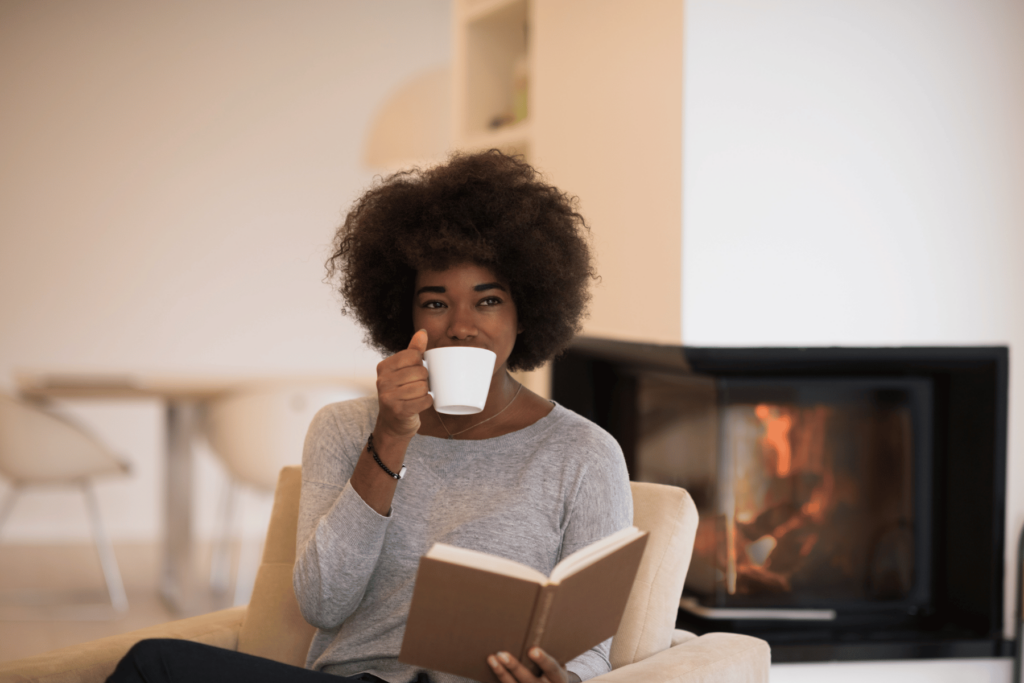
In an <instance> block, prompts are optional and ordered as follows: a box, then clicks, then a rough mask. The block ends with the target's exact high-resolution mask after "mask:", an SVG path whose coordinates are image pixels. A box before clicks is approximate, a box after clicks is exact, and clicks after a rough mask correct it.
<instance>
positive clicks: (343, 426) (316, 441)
mask: <svg viewBox="0 0 1024 683" xmlns="http://www.w3.org/2000/svg"><path fill="white" fill-rule="evenodd" d="M376 420H377V397H376V396H364V397H362V398H356V399H351V400H349V401H341V402H339V403H330V404H328V405H326V406H324V407H323V408H321V409H320V410H319V411H317V413H316V415H315V416H313V420H312V422H311V423H310V425H309V429H308V431H307V432H306V445H305V449H304V453H303V460H304V462H307V463H309V462H310V461H311V460H320V459H322V458H324V457H328V456H334V455H336V454H337V453H338V452H339V449H340V450H342V451H347V450H351V449H352V448H354V447H355V445H356V444H359V448H360V450H361V449H362V442H363V441H365V440H366V435H367V434H369V433H370V432H371V431H372V430H373V425H374V423H375V422H376Z"/></svg>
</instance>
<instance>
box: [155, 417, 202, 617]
mask: <svg viewBox="0 0 1024 683" xmlns="http://www.w3.org/2000/svg"><path fill="white" fill-rule="evenodd" d="M198 418H199V405H198V404H197V403H196V402H195V401H188V400H175V399H172V400H169V401H168V403H167V415H166V420H167V426H166V430H167V433H166V439H167V444H166V448H167V452H166V462H167V469H166V476H165V477H164V538H163V557H162V563H163V567H162V571H161V580H160V595H161V596H162V597H163V599H164V602H166V603H167V606H168V607H169V608H170V609H171V610H173V611H174V612H176V613H178V614H181V615H186V614H187V613H188V611H189V608H190V606H191V603H192V601H193V600H192V598H193V597H194V596H193V595H192V590H191V588H192V574H193V567H192V558H193V552H192V551H193V548H192V437H193V436H194V435H195V433H196V430H197V428H198Z"/></svg>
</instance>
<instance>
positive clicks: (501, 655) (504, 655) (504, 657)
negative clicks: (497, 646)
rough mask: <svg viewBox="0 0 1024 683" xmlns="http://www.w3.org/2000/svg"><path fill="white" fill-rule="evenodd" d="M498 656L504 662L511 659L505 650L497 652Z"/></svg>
mask: <svg viewBox="0 0 1024 683" xmlns="http://www.w3.org/2000/svg"><path fill="white" fill-rule="evenodd" d="M498 657H499V658H500V659H501V661H503V662H505V663H506V664H508V663H509V662H511V661H512V656H511V655H509V653H507V652H499V653H498Z"/></svg>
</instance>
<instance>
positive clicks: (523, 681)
mask: <svg viewBox="0 0 1024 683" xmlns="http://www.w3.org/2000/svg"><path fill="white" fill-rule="evenodd" d="M492 659H496V660H497V663H498V664H499V665H501V667H502V668H503V669H504V670H505V671H507V672H508V673H509V674H511V676H509V677H508V678H507V679H505V678H502V679H501V680H502V683H504V682H505V681H506V680H508V681H512V682H513V683H537V681H538V679H537V677H536V676H534V675H533V672H532V671H530V669H528V668H527V667H525V666H523V665H522V664H520V663H519V660H518V659H516V658H515V657H513V656H512V655H510V654H509V653H507V652H499V653H498V654H497V655H494V656H492ZM491 668H492V669H493V668H494V665H493V664H492V665H491ZM495 673H497V670H495ZM498 677H499V678H501V676H500V675H499V676H498Z"/></svg>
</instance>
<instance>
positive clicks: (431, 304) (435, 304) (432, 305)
mask: <svg viewBox="0 0 1024 683" xmlns="http://www.w3.org/2000/svg"><path fill="white" fill-rule="evenodd" d="M443 306H444V304H443V303H442V302H440V301H427V302H426V303H424V304H423V308H442V307H443Z"/></svg>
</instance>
